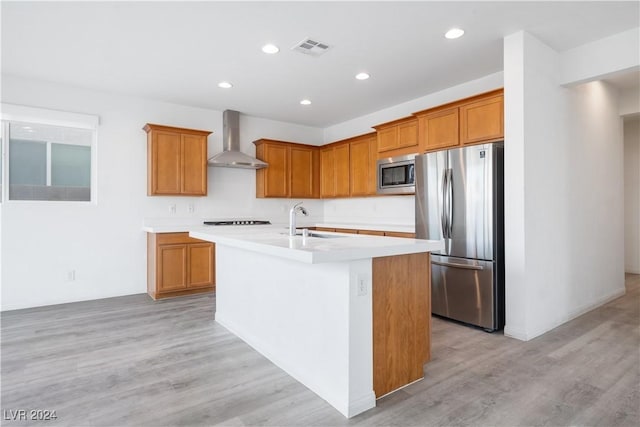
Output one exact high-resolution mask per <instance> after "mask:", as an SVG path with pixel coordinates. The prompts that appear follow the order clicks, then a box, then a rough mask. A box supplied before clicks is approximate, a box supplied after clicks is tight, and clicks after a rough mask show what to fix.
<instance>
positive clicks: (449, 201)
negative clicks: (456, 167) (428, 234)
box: [447, 169, 453, 239]
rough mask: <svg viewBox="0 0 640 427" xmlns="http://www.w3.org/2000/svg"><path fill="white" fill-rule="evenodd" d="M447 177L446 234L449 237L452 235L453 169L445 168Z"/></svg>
mask: <svg viewBox="0 0 640 427" xmlns="http://www.w3.org/2000/svg"><path fill="white" fill-rule="evenodd" d="M447 174H448V175H449V178H448V179H447V186H448V188H447V224H448V226H449V227H448V230H447V234H448V235H449V238H450V239H451V238H452V237H453V169H447Z"/></svg>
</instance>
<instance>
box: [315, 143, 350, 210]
mask: <svg viewBox="0 0 640 427" xmlns="http://www.w3.org/2000/svg"><path fill="white" fill-rule="evenodd" d="M349 158H350V150H349V143H343V142H340V143H334V144H330V145H328V146H326V147H323V148H321V149H320V177H321V178H320V197H323V198H329V197H349V195H350V182H349V174H350V169H351V167H350V164H349Z"/></svg>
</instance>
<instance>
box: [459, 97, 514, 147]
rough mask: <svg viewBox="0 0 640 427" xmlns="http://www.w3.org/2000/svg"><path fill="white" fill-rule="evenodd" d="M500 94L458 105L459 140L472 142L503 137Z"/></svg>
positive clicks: (501, 98)
mask: <svg viewBox="0 0 640 427" xmlns="http://www.w3.org/2000/svg"><path fill="white" fill-rule="evenodd" d="M503 105H504V102H503V97H502V96H495V97H492V98H488V99H483V100H480V101H476V102H472V103H470V104H467V105H463V106H461V107H460V142H462V143H463V144H474V143H480V142H489V141H497V140H501V139H504V114H503V111H504V106H503Z"/></svg>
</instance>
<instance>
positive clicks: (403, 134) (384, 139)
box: [374, 117, 419, 157]
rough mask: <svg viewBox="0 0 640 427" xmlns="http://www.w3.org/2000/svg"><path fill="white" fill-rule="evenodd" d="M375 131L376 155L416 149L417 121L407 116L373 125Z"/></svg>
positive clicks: (409, 152)
mask: <svg viewBox="0 0 640 427" xmlns="http://www.w3.org/2000/svg"><path fill="white" fill-rule="evenodd" d="M374 128H375V129H376V131H377V140H378V142H377V144H378V150H377V151H378V153H379V155H378V157H394V156H401V155H404V154H413V153H417V152H418V151H419V149H418V121H417V120H416V118H415V117H407V118H404V119H400V120H394V121H393V122H388V123H383V124H380V125H377V126H374Z"/></svg>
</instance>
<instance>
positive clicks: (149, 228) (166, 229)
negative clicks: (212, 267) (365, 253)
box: [142, 219, 415, 233]
mask: <svg viewBox="0 0 640 427" xmlns="http://www.w3.org/2000/svg"><path fill="white" fill-rule="evenodd" d="M202 221H203V220H201V219H197V220H190V221H187V220H177V221H150V222H146V223H145V225H144V226H143V227H142V230H143V231H146V232H148V233H186V232H190V231H192V230H201V229H209V228H211V227H212V226H209V225H207V226H205V225H202ZM275 225H281V226H282V227H286V224H275ZM240 227H241V228H245V227H258V226H256V225H249V226H240ZM303 227H325V228H346V229H351V230H374V231H396V232H401V233H413V232H415V227H414V226H413V225H402V224H362V223H337V222H323V223H307V222H304V221H300V220H298V228H303Z"/></svg>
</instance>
